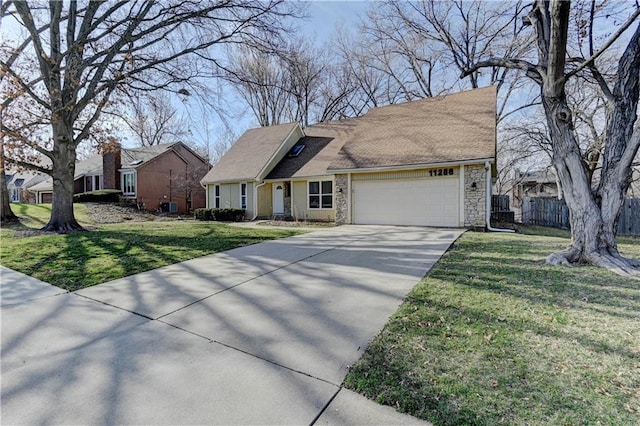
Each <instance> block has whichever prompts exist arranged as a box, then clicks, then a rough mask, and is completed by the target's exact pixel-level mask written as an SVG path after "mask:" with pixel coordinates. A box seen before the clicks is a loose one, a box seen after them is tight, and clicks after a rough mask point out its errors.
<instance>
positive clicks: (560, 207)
mask: <svg viewBox="0 0 640 426" xmlns="http://www.w3.org/2000/svg"><path fill="white" fill-rule="evenodd" d="M522 223H524V224H526V225H542V226H553V227H556V228H563V229H569V226H570V224H569V209H568V208H567V205H566V203H565V202H564V200H558V199H557V198H529V197H525V198H524V200H523V201H522ZM618 234H619V235H640V198H627V199H626V200H625V202H624V205H623V206H622V210H620V220H619V221H618Z"/></svg>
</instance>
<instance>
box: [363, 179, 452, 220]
mask: <svg viewBox="0 0 640 426" xmlns="http://www.w3.org/2000/svg"><path fill="white" fill-rule="evenodd" d="M351 184H352V193H351V194H352V195H351V196H352V200H351V202H352V206H353V223H355V224H361V225H414V226H445V227H457V226H460V225H461V213H460V205H461V202H460V177H459V172H458V168H446V169H441V168H440V169H429V170H417V171H410V172H396V173H372V174H354V175H352V183H351ZM463 220H464V219H463Z"/></svg>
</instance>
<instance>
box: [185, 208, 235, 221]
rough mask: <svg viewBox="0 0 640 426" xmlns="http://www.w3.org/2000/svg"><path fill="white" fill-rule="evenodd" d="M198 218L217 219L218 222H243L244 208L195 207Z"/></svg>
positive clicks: (195, 214) (195, 215)
mask: <svg viewBox="0 0 640 426" xmlns="http://www.w3.org/2000/svg"><path fill="white" fill-rule="evenodd" d="M193 214H194V217H195V218H196V219H197V220H215V221H218V222H241V221H242V219H244V210H242V209H195V210H194V212H193Z"/></svg>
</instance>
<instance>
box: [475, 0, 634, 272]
mask: <svg viewBox="0 0 640 426" xmlns="http://www.w3.org/2000/svg"><path fill="white" fill-rule="evenodd" d="M592 4H593V5H595V2H592ZM591 11H592V12H593V13H591V14H590V18H589V22H591V25H589V26H588V27H587V31H588V32H590V33H591V34H592V36H591V37H589V40H590V46H589V48H588V52H587V53H588V56H587V57H586V58H584V57H579V56H574V55H573V53H574V52H569V51H568V46H567V42H568V32H569V23H570V17H571V3H569V2H565V1H553V2H545V1H542V0H539V1H536V2H535V3H534V4H533V7H532V10H531V12H530V13H529V15H528V21H527V22H528V23H529V24H530V25H531V27H532V28H533V29H534V32H535V35H536V39H537V50H538V62H537V63H533V62H531V61H528V60H524V59H522V58H517V57H514V58H506V59H505V58H488V59H486V60H483V61H479V62H477V63H475V64H473V65H472V66H471V67H470V68H469V69H468V70H466V71H465V72H464V73H463V76H466V75H468V74H470V73H472V72H474V71H476V70H478V69H480V68H483V67H496V66H499V67H506V68H516V69H521V70H524V71H526V72H527V75H528V76H529V77H530V78H532V79H533V80H534V81H535V82H536V83H537V84H538V85H539V87H540V94H541V98H542V103H543V106H544V111H545V115H546V119H547V125H548V128H549V134H550V137H551V142H552V150H553V152H552V158H553V165H554V166H555V169H556V171H557V173H558V176H559V178H560V182H561V184H562V187H563V193H564V197H565V200H566V202H567V205H568V207H569V211H570V216H571V237H572V240H571V245H570V246H569V248H567V249H566V250H564V251H562V252H558V253H553V254H552V255H550V256H549V257H548V258H547V262H548V263H550V264H566V265H570V264H574V263H579V262H586V263H590V264H592V265H596V266H601V267H605V268H607V269H610V270H612V271H614V272H616V273H618V274H622V275H631V274H637V273H638V272H637V270H636V269H635V268H636V267H638V266H640V262H638V261H636V260H632V259H627V258H624V257H623V256H621V255H620V253H619V252H618V248H617V244H616V230H617V222H618V219H619V215H620V209H621V207H622V204H623V202H624V196H625V194H626V192H627V189H628V188H629V184H630V182H631V175H632V167H631V166H632V163H633V159H634V158H635V157H636V154H637V152H638V149H639V148H640V128H638V125H637V123H636V119H637V107H638V98H639V94H640V73H639V72H638V70H639V69H640V25H638V26H637V28H636V30H635V32H634V33H633V35H632V36H631V38H630V40H629V42H628V43H627V45H626V48H625V49H624V52H623V53H622V54H621V55H620V57H619V60H618V61H617V78H616V79H615V83H614V84H613V86H611V85H610V84H608V83H607V81H606V80H605V79H604V77H603V75H602V73H601V72H600V70H599V66H598V63H599V62H598V60H599V58H600V56H601V55H602V54H603V53H604V52H605V51H606V50H607V49H608V48H609V47H610V46H611V45H612V44H613V43H615V41H616V40H617V39H618V38H619V37H620V36H621V35H622V34H623V33H624V31H625V30H626V29H627V28H629V27H630V26H631V25H633V23H634V22H635V21H636V20H637V18H638V16H640V9H637V8H634V10H633V12H632V13H631V16H630V17H629V19H627V20H626V22H625V23H624V24H623V25H622V26H621V27H620V29H619V30H618V31H617V32H616V33H615V34H613V35H612V36H611V37H610V38H609V39H608V40H606V41H605V42H604V43H603V44H602V45H601V46H600V47H599V48H596V45H595V41H594V37H593V34H594V33H595V31H594V25H593V22H595V12H596V8H595V7H592V8H591ZM583 73H588V74H589V75H591V76H592V77H593V78H594V79H595V80H596V81H597V82H598V85H599V87H600V89H601V91H602V93H603V95H604V97H605V98H606V100H607V105H606V109H607V114H606V124H605V128H606V131H605V137H604V139H603V141H602V143H603V149H602V160H601V161H602V169H601V173H600V179H599V182H598V183H597V185H596V186H595V188H592V187H591V182H590V181H589V173H588V171H587V168H586V167H585V164H584V161H583V157H582V155H581V151H580V149H579V145H578V137H577V135H576V132H575V125H574V123H575V118H574V116H573V114H572V113H571V109H570V108H569V105H568V101H567V91H566V84H567V81H569V80H570V79H572V78H575V77H576V76H577V75H581V74H583Z"/></svg>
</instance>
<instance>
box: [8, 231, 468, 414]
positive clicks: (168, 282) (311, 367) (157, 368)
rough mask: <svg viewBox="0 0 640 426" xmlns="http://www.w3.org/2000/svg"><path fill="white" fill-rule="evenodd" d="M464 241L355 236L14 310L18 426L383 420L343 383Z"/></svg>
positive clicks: (267, 246) (13, 394) (229, 258)
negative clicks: (453, 246) (407, 299)
mask: <svg viewBox="0 0 640 426" xmlns="http://www.w3.org/2000/svg"><path fill="white" fill-rule="evenodd" d="M462 232H464V230H458V229H429V228H408V227H388V226H341V227H337V228H331V229H323V230H319V231H316V232H312V233H309V234H304V235H298V236H295V237H291V238H287V239H282V240H275V241H269V242H265V243H260V244H256V245H252V246H247V247H242V248H238V249H235V250H231V251H228V252H224V253H218V254H215V255H210V256H205V257H201V258H198V259H193V260H190V261H187V262H182V263H179V264H176V265H171V266H167V267H164V268H160V269H156V270H153V271H148V272H144V273H141V274H138V275H134V276H131V277H126V278H122V279H119V280H116V281H112V282H109V283H105V284H102V285H98V286H94V287H91V288H87V289H84V290H81V291H78V292H76V293H67V294H60V295H57V296H53V297H46V298H42V299H37V300H32V301H30V302H28V303H22V304H19V305H10V306H3V307H2V308H1V310H0V313H1V315H2V395H1V396H2V413H1V414H2V419H3V422H6V423H7V424H34V423H51V424H62V423H74V424H79V423H82V424H90V423H102V424H116V423H117V424H133V423H138V424H141V423H144V424H311V423H312V422H314V421H317V423H318V424H335V423H336V422H338V423H339V422H342V421H348V422H356V423H358V422H359V421H358V420H357V419H361V421H362V422H366V423H369V420H367V419H368V418H375V416H374V417H367V414H366V413H371V410H373V408H371V406H369V403H370V401H368V400H366V399H364V398H358V396H357V395H356V396H353V395H351V393H350V392H348V391H345V390H341V388H340V384H341V383H342V380H343V379H344V376H345V375H346V373H347V371H348V369H349V366H350V365H351V364H352V363H354V362H355V361H357V360H358V358H359V357H360V356H361V355H362V352H363V351H364V349H365V347H366V346H367V344H368V343H369V341H370V340H371V339H372V338H373V337H374V336H375V335H376V333H378V332H379V331H380V330H381V329H382V327H383V326H384V324H385V323H386V321H387V320H388V318H389V316H390V315H391V314H393V313H394V312H395V310H396V309H397V308H398V306H399V305H400V303H401V302H402V300H403V299H404V297H405V296H406V294H407V293H408V292H409V291H410V290H411V288H413V286H414V285H415V284H416V283H417V282H418V281H419V280H420V279H421V278H422V277H423V276H424V275H425V273H426V272H427V271H428V269H429V268H430V267H431V266H432V265H433V264H434V263H435V262H436V261H437V260H438V259H439V258H440V256H441V255H442V253H444V252H445V251H446V249H447V248H448V247H449V246H450V245H451V243H452V242H453V241H455V239H456V238H458V236H459V235H460V234H461V233H462ZM3 286H4V283H3ZM3 291H4V290H3ZM358 401H361V402H358ZM345 407H346V408H345ZM384 408H385V407H380V409H384ZM348 409H352V410H353V411H352V412H351V413H349V412H348V411H347V410H348ZM376 409H377V408H376ZM336 410H337V411H336ZM337 414H340V415H339V416H337ZM356 414H358V415H357V416H355V417H354V415H356ZM386 414H388V415H391V417H392V418H393V419H395V420H393V421H391V420H389V421H387V420H384V423H389V422H391V423H397V424H400V423H402V424H406V423H411V421H415V419H413V418H408V417H406V416H401V415H399V414H398V415H397V417H396V416H395V413H393V414H389V413H388V412H386ZM385 418H386V417H385ZM340 419H343V420H340ZM345 419H352V420H345ZM379 419H380V421H382V420H383V417H379ZM407 419H410V420H407Z"/></svg>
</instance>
